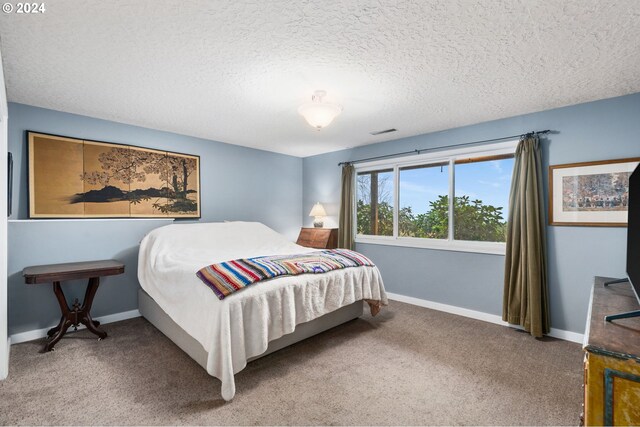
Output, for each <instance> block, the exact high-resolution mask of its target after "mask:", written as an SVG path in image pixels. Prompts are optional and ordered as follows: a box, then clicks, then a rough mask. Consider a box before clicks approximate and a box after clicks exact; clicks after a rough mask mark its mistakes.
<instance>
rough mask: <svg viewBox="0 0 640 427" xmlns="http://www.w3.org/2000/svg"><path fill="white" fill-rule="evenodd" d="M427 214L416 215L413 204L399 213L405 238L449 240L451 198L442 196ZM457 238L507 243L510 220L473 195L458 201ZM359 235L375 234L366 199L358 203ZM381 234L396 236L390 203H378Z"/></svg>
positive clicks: (455, 210) (462, 197)
mask: <svg viewBox="0 0 640 427" xmlns="http://www.w3.org/2000/svg"><path fill="white" fill-rule="evenodd" d="M429 205H430V210H429V211H428V212H427V213H422V214H417V215H415V214H413V212H412V210H411V207H404V208H402V209H400V210H399V212H398V231H399V234H400V236H404V237H422V238H430V239H446V238H447V237H448V233H449V197H448V196H438V199H437V200H435V201H433V202H430V203H429ZM453 212H454V223H455V229H454V238H455V239H456V240H474V241H485V242H504V241H505V240H506V229H507V223H506V221H505V220H504V218H503V217H502V208H501V207H495V206H491V205H485V204H483V203H482V201H481V200H470V199H469V196H460V197H456V198H455V200H454V210H453ZM357 218H358V234H369V235H370V234H373V228H372V224H371V206H370V205H369V204H368V203H365V202H364V201H362V200H358V203H357ZM377 234H378V235H382V236H391V235H393V209H392V207H391V205H390V204H389V203H387V202H382V203H380V204H379V205H378V233H377Z"/></svg>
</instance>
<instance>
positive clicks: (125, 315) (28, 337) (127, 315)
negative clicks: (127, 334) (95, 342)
mask: <svg viewBox="0 0 640 427" xmlns="http://www.w3.org/2000/svg"><path fill="white" fill-rule="evenodd" d="M140 316H141V314H140V311H138V309H136V310H131V311H125V312H122V313H115V314H108V315H106V316H102V317H96V318H95V320H97V321H99V322H100V323H101V324H102V325H106V324H107V323H113V322H119V321H120V320H127V319H132V318H134V317H140ZM54 326H55V325H51V326H49V327H48V328H42V329H35V330H33V331H27V332H20V333H19V334H13V335H11V337H10V338H9V339H10V341H11V344H19V343H21V342H26V341H33V340H37V339H40V338H44V337H46V336H47V331H48V330H49V329H51V328H53V327H54ZM81 329H86V328H85V326H84V325H78V330H81Z"/></svg>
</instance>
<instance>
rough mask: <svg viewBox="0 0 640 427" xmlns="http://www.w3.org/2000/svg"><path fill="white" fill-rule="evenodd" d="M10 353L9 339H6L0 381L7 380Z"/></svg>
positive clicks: (0, 367) (0, 368)
mask: <svg viewBox="0 0 640 427" xmlns="http://www.w3.org/2000/svg"><path fill="white" fill-rule="evenodd" d="M10 353H11V337H9V338H7V358H6V359H4V360H3V361H2V366H0V381H2V380H4V379H6V378H7V376H8V375H9V356H10Z"/></svg>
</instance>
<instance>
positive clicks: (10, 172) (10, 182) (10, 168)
mask: <svg viewBox="0 0 640 427" xmlns="http://www.w3.org/2000/svg"><path fill="white" fill-rule="evenodd" d="M7 161H8V163H7V217H10V216H11V200H12V199H13V197H12V196H13V194H12V190H13V154H11V153H9V156H8V159H7Z"/></svg>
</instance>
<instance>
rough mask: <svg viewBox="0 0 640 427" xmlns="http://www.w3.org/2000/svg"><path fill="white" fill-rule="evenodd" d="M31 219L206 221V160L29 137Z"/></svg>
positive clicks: (53, 137) (37, 135)
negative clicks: (203, 213)
mask: <svg viewBox="0 0 640 427" xmlns="http://www.w3.org/2000/svg"><path fill="white" fill-rule="evenodd" d="M27 139H28V144H29V146H28V149H29V217H30V218H105V217H112V218H128V217H142V218H150V217H164V218H199V217H200V157H199V156H195V155H188V154H181V153H174V152H171V151H164V150H154V149H150V148H141V147H136V146H132V145H121V144H112V143H107V142H98V141H88V140H83V139H77V138H68V137H64V136H58V135H48V134H43V133H36V132H27Z"/></svg>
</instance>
